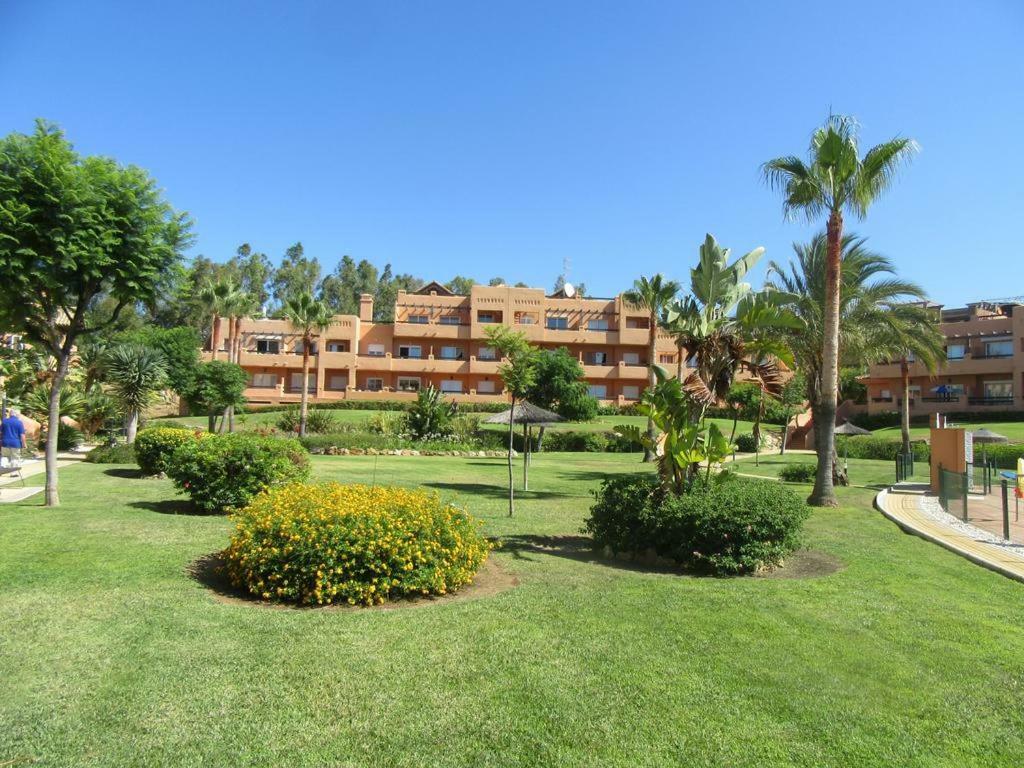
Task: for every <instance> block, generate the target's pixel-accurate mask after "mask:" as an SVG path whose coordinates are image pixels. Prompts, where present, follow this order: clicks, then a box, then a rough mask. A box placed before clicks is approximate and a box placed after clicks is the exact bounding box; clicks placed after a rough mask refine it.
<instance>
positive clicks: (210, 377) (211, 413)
mask: <svg viewBox="0 0 1024 768" xmlns="http://www.w3.org/2000/svg"><path fill="white" fill-rule="evenodd" d="M248 384H249V376H248V374H246V372H245V370H244V369H243V368H242V366H240V365H237V364H235V363H229V362H226V361H224V360H211V361H209V362H205V363H200V364H199V365H198V366H197V367H196V373H195V377H194V379H193V380H192V388H191V389H190V390H189V392H188V396H187V398H186V399H187V400H188V404H189V407H190V408H191V409H192V411H193V412H195V413H205V414H206V415H207V418H208V419H209V427H208V429H209V431H210V432H215V431H222V430H223V428H224V422H225V419H224V418H223V414H224V413H225V412H226V411H227V409H228V408H232V407H234V408H237V407H239V406H242V405H245V388H246V387H247V386H248ZM218 414H220V415H221V416H222V418H221V424H220V430H218V429H217V416H218Z"/></svg>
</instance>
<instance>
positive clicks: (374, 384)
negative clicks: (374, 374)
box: [366, 378, 384, 392]
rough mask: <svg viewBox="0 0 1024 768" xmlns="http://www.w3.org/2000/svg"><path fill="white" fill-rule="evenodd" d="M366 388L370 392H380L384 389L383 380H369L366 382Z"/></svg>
mask: <svg viewBox="0 0 1024 768" xmlns="http://www.w3.org/2000/svg"><path fill="white" fill-rule="evenodd" d="M366 388H367V389H368V390H370V391H371V392H380V391H381V390H382V389H384V379H379V378H370V379H367V380H366Z"/></svg>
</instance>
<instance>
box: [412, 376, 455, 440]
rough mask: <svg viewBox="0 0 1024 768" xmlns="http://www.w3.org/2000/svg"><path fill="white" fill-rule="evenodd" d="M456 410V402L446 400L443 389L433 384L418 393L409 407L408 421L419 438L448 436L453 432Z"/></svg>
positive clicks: (427, 438)
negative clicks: (442, 392)
mask: <svg viewBox="0 0 1024 768" xmlns="http://www.w3.org/2000/svg"><path fill="white" fill-rule="evenodd" d="M455 410H456V405H455V403H453V402H451V401H450V400H445V398H444V395H443V394H441V391H440V390H438V389H435V388H434V387H433V385H431V386H428V387H427V388H426V389H421V390H420V391H419V393H418V394H417V395H416V402H415V403H413V404H412V406H411V407H410V408H409V412H408V414H407V416H406V423H407V424H408V426H409V431H410V432H411V433H412V436H413V437H414V438H416V439H417V440H429V439H432V438H438V437H447V436H448V435H450V434H451V432H452V419H453V418H454V417H455Z"/></svg>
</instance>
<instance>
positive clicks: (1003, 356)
mask: <svg viewBox="0 0 1024 768" xmlns="http://www.w3.org/2000/svg"><path fill="white" fill-rule="evenodd" d="M1012 357H1013V352H1000V353H996V354H991V355H989V354H985V353H980V354H977V355H971V359H972V360H1008V359H1010V358H1012Z"/></svg>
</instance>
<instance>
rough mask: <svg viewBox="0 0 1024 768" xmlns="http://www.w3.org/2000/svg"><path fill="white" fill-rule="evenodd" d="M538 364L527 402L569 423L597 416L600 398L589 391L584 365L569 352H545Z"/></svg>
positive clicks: (557, 350)
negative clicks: (598, 399) (584, 375)
mask: <svg viewBox="0 0 1024 768" xmlns="http://www.w3.org/2000/svg"><path fill="white" fill-rule="evenodd" d="M534 365H535V370H536V376H535V380H534V384H533V386H532V387H530V389H529V390H528V391H527V393H526V399H527V400H529V401H530V402H531V403H533V404H534V405H539V406H540V407H541V408H546V409H548V410H550V411H554V412H555V413H557V414H558V415H559V416H561V417H562V418H564V419H568V420H569V421H589V420H591V419H593V418H594V417H595V416H597V409H598V403H597V399H596V398H594V397H592V396H591V395H590V394H589V392H588V391H587V384H586V382H585V381H584V379H583V366H582V365H580V361H579V360H577V359H576V358H575V357H573V356H572V354H570V353H569V350H567V349H566V348H565V347H560V348H559V349H546V350H542V351H540V352H539V353H538V354H537V356H536V360H535V362H534Z"/></svg>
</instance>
